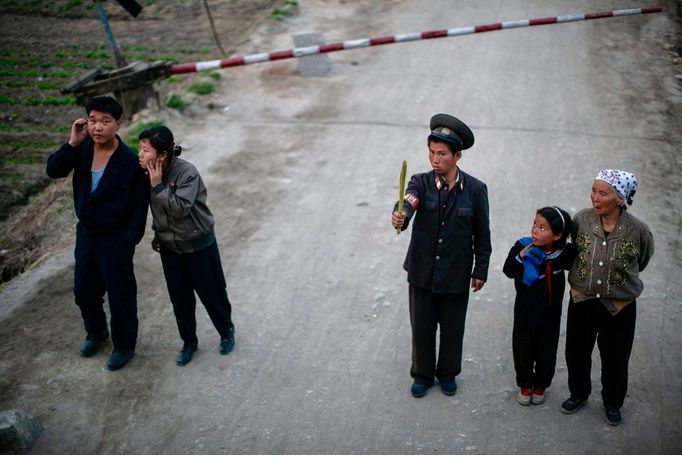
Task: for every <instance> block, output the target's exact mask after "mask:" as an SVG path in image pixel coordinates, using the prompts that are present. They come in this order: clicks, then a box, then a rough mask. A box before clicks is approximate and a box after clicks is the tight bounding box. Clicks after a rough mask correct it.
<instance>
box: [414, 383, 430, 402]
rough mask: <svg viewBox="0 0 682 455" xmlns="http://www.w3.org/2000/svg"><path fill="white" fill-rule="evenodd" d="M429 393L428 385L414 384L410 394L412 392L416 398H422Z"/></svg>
mask: <svg viewBox="0 0 682 455" xmlns="http://www.w3.org/2000/svg"><path fill="white" fill-rule="evenodd" d="M428 391H429V386H428V385H426V384H418V383H416V382H415V383H414V384H412V387H411V388H410V392H412V396H413V397H415V398H421V397H423V396H424V395H426V392H428Z"/></svg>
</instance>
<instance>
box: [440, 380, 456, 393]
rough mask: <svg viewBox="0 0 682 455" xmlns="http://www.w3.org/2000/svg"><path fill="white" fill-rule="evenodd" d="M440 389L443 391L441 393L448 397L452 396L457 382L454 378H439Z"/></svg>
mask: <svg viewBox="0 0 682 455" xmlns="http://www.w3.org/2000/svg"><path fill="white" fill-rule="evenodd" d="M440 391H441V392H443V395H447V396H449V397H451V396H453V395H454V394H455V392H457V382H455V380H454V379H452V380H446V379H442V380H440Z"/></svg>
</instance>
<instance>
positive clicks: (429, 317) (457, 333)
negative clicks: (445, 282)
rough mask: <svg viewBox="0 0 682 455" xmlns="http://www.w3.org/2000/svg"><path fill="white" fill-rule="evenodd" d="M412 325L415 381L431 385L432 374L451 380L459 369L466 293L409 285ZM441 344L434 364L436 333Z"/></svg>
mask: <svg viewBox="0 0 682 455" xmlns="http://www.w3.org/2000/svg"><path fill="white" fill-rule="evenodd" d="M409 292H410V323H411V325H412V367H411V369H410V375H411V376H412V378H414V382H415V383H418V384H427V385H431V384H433V381H434V375H435V377H437V378H438V379H440V380H454V379H455V376H457V375H458V374H459V373H460V372H461V371H462V340H463V339H464V323H465V320H466V312H467V305H468V302H469V293H468V292H466V293H462V294H436V293H433V292H431V291H430V290H429V289H423V288H419V287H416V286H412V285H410V290H409ZM439 326H440V346H439V352H438V360H437V363H436V332H437V330H438V328H439Z"/></svg>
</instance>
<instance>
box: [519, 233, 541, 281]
mask: <svg viewBox="0 0 682 455" xmlns="http://www.w3.org/2000/svg"><path fill="white" fill-rule="evenodd" d="M531 242H532V239H531V238H530V237H521V238H520V239H519V243H521V245H523V246H524V247H526V246H528V245H530V244H531ZM521 260H522V261H523V278H522V279H521V281H522V282H523V284H525V285H526V286H531V285H532V284H533V283H535V282H536V281H537V280H538V278H539V277H540V272H539V270H540V266H541V265H542V261H544V260H545V253H543V252H542V250H541V249H540V248H538V247H536V246H534V247H533V248H531V249H529V250H528V251H526V254H524V255H523V257H522V258H521Z"/></svg>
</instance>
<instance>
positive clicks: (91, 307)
mask: <svg viewBox="0 0 682 455" xmlns="http://www.w3.org/2000/svg"><path fill="white" fill-rule="evenodd" d="M134 254H135V245H133V244H132V243H130V242H126V241H124V240H120V239H119V238H118V237H117V236H94V235H92V234H90V233H89V232H87V231H86V230H85V228H83V227H82V226H81V225H78V227H77V229H76V249H75V251H74V258H75V260H76V267H75V269H74V280H73V281H74V284H73V293H74V296H75V298H76V305H78V307H79V308H80V310H81V316H82V317H83V323H84V325H85V331H86V332H87V333H88V334H90V335H99V334H101V333H102V332H104V331H105V330H106V329H107V319H106V315H105V314H104V308H103V304H104V294H105V293H106V294H107V298H108V300H109V311H110V313H111V340H112V342H113V344H114V349H115V350H120V351H127V350H130V349H135V342H136V341H137V328H138V322H137V282H136V281H135V271H134V269H133V256H134Z"/></svg>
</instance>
